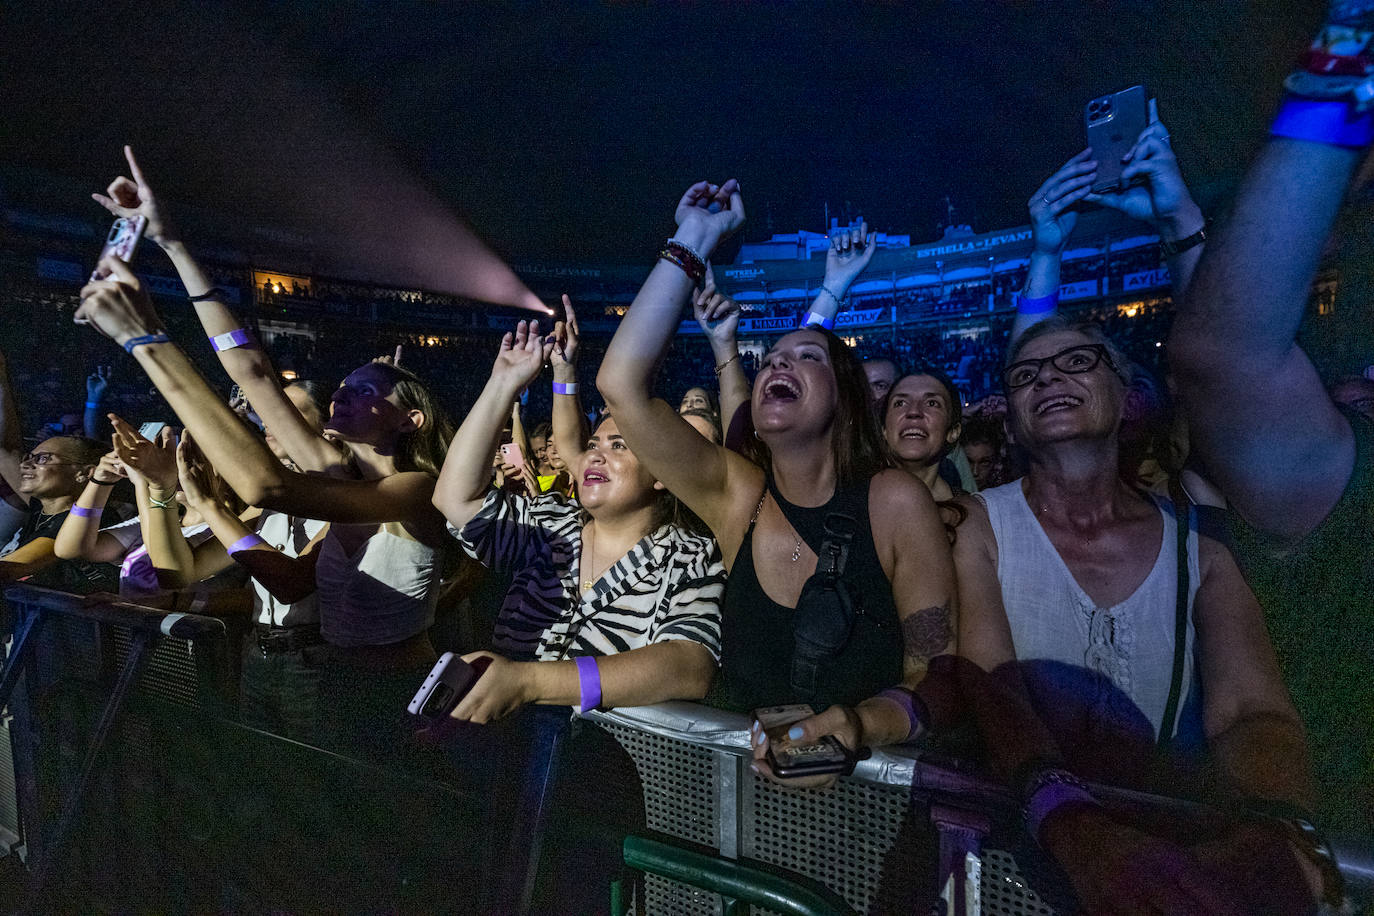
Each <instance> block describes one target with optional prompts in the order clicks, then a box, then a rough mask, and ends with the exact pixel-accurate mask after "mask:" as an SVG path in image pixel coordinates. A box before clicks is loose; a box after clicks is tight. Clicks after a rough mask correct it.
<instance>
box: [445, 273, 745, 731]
mask: <svg viewBox="0 0 1374 916" xmlns="http://www.w3.org/2000/svg"><path fill="white" fill-rule="evenodd" d="M564 301H565V308H566V309H567V316H568V320H567V321H566V322H559V323H558V325H557V327H556V329H555V333H554V334H553V335H551V336H550V337H548V338H544V337H541V336H540V334H539V325H538V323H537V322H530V323H528V324H527V323H526V322H523V321H522V322H520V323H519V325H518V326H517V328H516V330H515V331H514V332H513V333H508V334H506V336H505V338H504V340H502V342H501V349H500V352H499V353H498V354H497V357H496V363H495V365H494V366H493V368H492V373H491V377H490V378H489V379H488V381H487V384H486V387H485V388H484V389H483V390H482V394H481V396H480V397H479V398H478V399H477V402H476V403H475V404H474V405H473V407H472V411H471V412H470V413H469V414H468V416H467V419H466V420H464V421H463V425H462V427H461V428H460V429H459V430H458V434H457V435H456V436H455V437H454V439H453V444H452V445H451V446H450V448H449V454H448V459H447V460H446V461H445V462H444V467H443V471H442V473H441V474H440V476H439V484H438V486H437V488H436V489H435V492H434V504H435V505H436V506H438V507H439V509H440V510H441V511H442V512H443V513H444V515H445V517H446V518H447V519H448V523H449V531H450V532H451V533H452V534H453V535H454V536H455V537H457V538H458V539H459V541H460V543H462V545H463V548H464V549H465V550H467V551H468V552H469V553H470V554H472V555H473V556H474V557H476V558H477V559H478V560H480V561H481V562H482V563H483V564H484V565H486V566H488V567H492V568H496V569H502V570H506V571H509V572H510V573H512V574H513V575H514V579H513V581H512V583H511V587H510V589H509V590H508V591H507V592H506V597H505V600H504V601H503V603H502V607H501V611H500V613H499V615H498V616H497V619H496V627H495V630H494V632H493V637H492V649H493V650H494V651H480V652H471V653H468V654H467V655H465V656H463V659H464V661H467V662H469V663H473V664H474V666H475V667H478V668H479V669H481V670H482V671H483V673H482V675H481V677H479V678H478V679H477V681H476V683H475V685H474V686H473V687H472V689H471V690H470V691H469V692H468V694H467V695H466V696H465V697H464V698H463V699H462V700H461V701H460V702H459V703H458V705H457V706H455V707H454V709H453V711H452V712H451V713H450V715H451V716H452V717H453V718H454V719H458V720H462V721H469V722H474V723H477V724H484V723H487V722H492V721H495V720H497V719H501V718H503V717H505V716H506V715H508V714H510V713H513V712H515V711H516V710H518V709H519V708H521V707H522V706H524V705H526V704H529V703H534V704H542V705H547V706H579V707H581V708H582V709H583V710H589V709H596V708H610V707H614V706H641V705H647V704H650V703H659V702H663V701H665V700H675V699H685V700H696V699H700V698H701V697H703V696H705V695H706V691H707V689H708V687H709V686H710V684H711V678H712V677H713V676H714V674H715V670H716V661H717V659H718V657H719V655H720V600H721V596H722V594H723V592H724V590H725V568H724V566H723V565H722V563H721V560H720V553H719V551H718V550H717V549H716V545H715V543H714V542H713V541H712V540H711V538H710V537H709V536H706V535H703V534H698V533H694V532H693V531H692V530H690V529H689V528H688V527H686V526H685V525H684V524H683V523H682V521H681V520H680V519H681V512H680V506H679V505H678V502H677V500H676V499H675V498H674V497H673V495H672V494H671V493H669V492H668V491H667V490H666V489H665V488H664V486H663V484H661V483H660V482H658V481H657V480H655V479H654V477H653V476H652V475H651V474H650V473H649V471H648V470H647V469H646V468H645V466H644V465H643V464H641V463H640V461H639V459H638V457H637V456H636V454H635V453H634V452H633V451H632V450H631V449H630V448H629V447H628V446H627V444H626V442H625V439H624V437H623V436H622V435H621V431H620V429H619V427H618V426H617V418H615V417H613V416H608V417H606V418H604V419H602V420H601V422H600V423H599V424H597V426H596V428H595V429H593V430H592V431H591V435H590V436H588V437H587V438H585V440H581V441H585V446H583V447H579V448H571V447H569V446H570V444H571V443H574V442H578V441H579V439H580V437H581V435H582V430H581V429H580V426H581V424H582V422H583V419H582V417H581V409H580V406H579V404H578V398H577V383H576V381H575V379H576V372H575V369H574V368H573V367H574V360H575V353H576V346H577V333H576V319H575V318H574V317H573V314H572V308H571V305H570V304H568V303H567V299H566V297H565V299H564ZM551 356H552V357H553V364H554V379H555V383H554V392H555V395H554V398H555V404H554V414H553V438H554V439H556V440H557V441H558V442H559V443H562V444H563V448H562V453H561V458H562V460H563V461H564V462H565V463H566V465H567V467H568V469H569V470H570V471H572V473H573V479H574V480H576V482H577V499H576V500H572V499H569V498H568V497H566V496H564V495H563V494H561V493H557V492H550V493H547V494H544V495H542V496H535V497H533V498H531V497H530V496H527V495H525V494H522V493H513V492H511V491H509V490H505V489H502V488H499V487H495V486H493V485H492V482H491V471H490V467H489V463H490V462H489V457H488V456H490V454H491V452H492V449H493V448H495V446H496V442H497V438H498V437H499V436H500V433H501V426H502V423H503V422H504V420H505V418H506V417H507V416H508V415H509V413H510V408H511V404H512V403H513V402H514V401H515V400H516V399H517V398H518V397H519V395H520V392H521V391H523V390H524V389H525V388H526V387H528V385H529V384H530V383H531V382H532V381H533V380H534V379H535V377H537V376H538V375H539V372H540V369H541V368H542V367H543V365H544V363H545V361H546V360H548V359H549V358H550V357H551ZM659 403H661V404H663V408H664V409H665V410H668V411H669V412H670V413H672V412H673V409H672V408H671V407H670V406H669V405H667V404H666V403H663V402H659ZM674 416H676V414H674ZM687 428H688V429H692V428H691V427H687ZM692 435H693V436H696V437H697V438H698V439H700V440H701V441H702V442H703V443H704V442H706V439H705V438H704V437H702V436H701V435H700V434H699V433H697V432H696V431H695V430H692Z"/></svg>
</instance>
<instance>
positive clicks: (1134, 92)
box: [1083, 86, 1150, 194]
mask: <svg viewBox="0 0 1374 916" xmlns="http://www.w3.org/2000/svg"><path fill="white" fill-rule="evenodd" d="M1083 123H1084V127H1085V128H1086V130H1087V134H1088V146H1091V147H1092V150H1093V159H1094V161H1096V162H1097V179H1096V180H1095V181H1094V182H1093V191H1094V192H1095V193H1099V194H1100V193H1102V192H1103V191H1116V190H1119V189H1121V188H1122V187H1124V184H1123V183H1122V181H1121V170H1122V169H1123V168H1125V167H1126V163H1124V162H1122V161H1121V157H1122V156H1125V155H1126V154H1127V153H1128V152H1130V150H1131V147H1133V146H1135V141H1136V139H1137V138H1138V137H1139V136H1140V132H1141V131H1142V130H1144V129H1145V128H1146V127H1148V126H1149V125H1150V101H1149V97H1148V93H1147V92H1146V91H1145V87H1144V86H1132V87H1131V88H1129V89H1122V90H1121V91H1120V92H1114V93H1112V94H1111V95H1104V96H1099V97H1098V98H1095V99H1093V100H1092V101H1091V102H1089V103H1088V104H1087V106H1085V108H1084V109H1083Z"/></svg>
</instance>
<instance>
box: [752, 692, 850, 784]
mask: <svg viewBox="0 0 1374 916" xmlns="http://www.w3.org/2000/svg"><path fill="white" fill-rule="evenodd" d="M815 714H816V713H815V710H813V709H812V708H811V707H810V706H807V705H806V704H804V703H799V704H794V705H790V706H766V707H764V708H762V709H758V710H755V711H754V718H755V719H757V720H758V723H759V727H761V728H762V729H763V732H764V734H766V735H767V736H768V753H767V758H768V765H769V766H770V767H772V768H773V773H774V774H775V775H776V776H779V777H781V778H783V779H790V778H792V777H794V776H826V775H829V774H832V773H849V772H851V771H852V770H853V769H854V763H855V761H857V760H858V755H856V754H855V753H854V752H853V751H851V750H849V748H847V747H845V746H844V745H843V744H841V743H840V742H839V740H838V739H836V738H835V737H834V736H833V735H826V736H824V737H823V738H821V739H820V740H819V741H816V742H813V743H810V744H789V743H787V741H786V739H787V730H788V728H789V727H790V726H791V725H793V724H794V723H796V722H800V721H801V720H802V719H809V718H811V717H812V716H814V715H815Z"/></svg>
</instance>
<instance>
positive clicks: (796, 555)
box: [749, 487, 801, 563]
mask: <svg viewBox="0 0 1374 916" xmlns="http://www.w3.org/2000/svg"><path fill="white" fill-rule="evenodd" d="M767 498H768V488H767V487H765V488H764V490H763V493H762V494H760V496H759V504H758V505H757V506H755V507H754V516H753V518H751V519H749V527H751V528H752V527H754V523H755V522H757V521H758V520H759V513H761V512H763V501H764V500H765V499H767ZM800 559H801V535H797V546H795V547H793V548H792V562H793V563H795V562H797V561H798V560H800Z"/></svg>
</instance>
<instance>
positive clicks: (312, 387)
mask: <svg viewBox="0 0 1374 916" xmlns="http://www.w3.org/2000/svg"><path fill="white" fill-rule="evenodd" d="M286 387H287V388H299V389H300V390H301V391H304V392H305V395H306V397H308V398H310V403H312V404H314V405H315V409H316V410H318V411H319V412H320V419H322V420H328V419H329V400H330V398H331V397H333V395H334V389H332V388H330V387H329V386H328V385H326V384H325V383H324V382H319V381H316V380H314V379H296V380H295V381H294V382H291V383H290V384H289V385H287V386H286Z"/></svg>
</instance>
